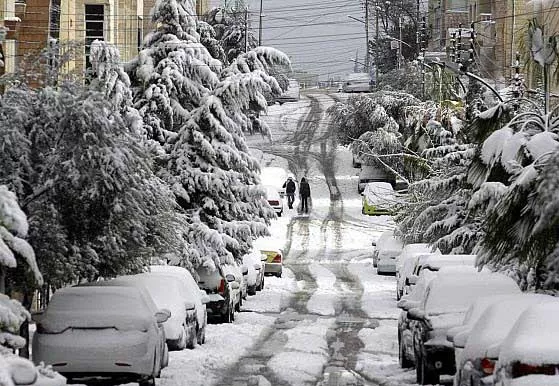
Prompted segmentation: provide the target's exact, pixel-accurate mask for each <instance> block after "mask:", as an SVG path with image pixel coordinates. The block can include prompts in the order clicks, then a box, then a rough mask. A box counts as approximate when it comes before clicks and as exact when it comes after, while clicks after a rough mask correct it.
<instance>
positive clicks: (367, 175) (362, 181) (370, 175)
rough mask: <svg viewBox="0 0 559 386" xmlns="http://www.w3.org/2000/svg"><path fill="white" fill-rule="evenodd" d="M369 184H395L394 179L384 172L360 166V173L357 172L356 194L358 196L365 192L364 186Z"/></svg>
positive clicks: (373, 167) (377, 168)
mask: <svg viewBox="0 0 559 386" xmlns="http://www.w3.org/2000/svg"><path fill="white" fill-rule="evenodd" d="M369 182H388V183H390V184H391V185H394V184H395V183H396V178H395V177H394V175H392V174H390V173H388V172H386V171H385V170H383V169H381V168H379V167H376V166H370V165H362V166H361V171H360V172H359V181H358V183H357V192H358V193H359V194H361V193H363V191H364V190H365V185H367V184H368V183H369Z"/></svg>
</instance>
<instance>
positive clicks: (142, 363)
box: [33, 329, 160, 378]
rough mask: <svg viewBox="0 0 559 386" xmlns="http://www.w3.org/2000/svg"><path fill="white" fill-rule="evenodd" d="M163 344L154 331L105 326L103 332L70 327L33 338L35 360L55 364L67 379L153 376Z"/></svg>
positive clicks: (54, 367) (57, 369)
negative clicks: (157, 349) (102, 376)
mask: <svg viewBox="0 0 559 386" xmlns="http://www.w3.org/2000/svg"><path fill="white" fill-rule="evenodd" d="M159 344H160V342H159V337H158V336H156V333H155V332H153V336H149V333H146V332H139V331H129V332H127V331H124V332H121V331H117V330H115V329H104V331H103V332H102V334H99V333H94V332H93V331H90V330H89V331H88V330H69V331H67V332H64V333H61V334H38V333H35V336H34V337H33V361H34V362H35V363H36V364H37V363H40V362H44V363H45V364H47V365H52V367H53V369H54V370H56V371H58V372H59V373H61V374H62V375H64V376H65V377H67V378H74V377H76V376H77V375H76V374H88V376H92V375H93V374H96V375H103V374H133V375H139V376H149V375H153V370H154V363H155V358H154V355H155V350H156V347H157V346H158V345H159Z"/></svg>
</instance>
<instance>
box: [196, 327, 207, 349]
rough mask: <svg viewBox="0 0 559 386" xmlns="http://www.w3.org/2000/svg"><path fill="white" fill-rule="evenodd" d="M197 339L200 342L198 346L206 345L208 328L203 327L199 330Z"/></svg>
mask: <svg viewBox="0 0 559 386" xmlns="http://www.w3.org/2000/svg"><path fill="white" fill-rule="evenodd" d="M196 339H197V340H198V344H200V345H202V344H204V343H206V327H205V326H204V327H202V328H200V329H199V330H198V333H197V334H196Z"/></svg>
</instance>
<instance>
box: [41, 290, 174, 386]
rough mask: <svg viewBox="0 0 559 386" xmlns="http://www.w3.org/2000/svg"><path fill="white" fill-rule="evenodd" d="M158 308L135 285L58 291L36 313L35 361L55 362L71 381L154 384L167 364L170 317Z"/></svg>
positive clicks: (166, 311)
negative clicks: (44, 307) (165, 327)
mask: <svg viewBox="0 0 559 386" xmlns="http://www.w3.org/2000/svg"><path fill="white" fill-rule="evenodd" d="M150 303H151V304H150ZM154 309H155V305H154V303H153V300H152V299H151V298H149V295H145V292H144V291H142V290H141V289H139V288H137V287H116V286H115V287H110V286H106V287H102V286H83V287H82V286H80V287H71V288H63V289H60V290H58V291H56V292H55V293H54V295H53V296H52V298H51V299H50V302H49V305H48V307H47V309H46V310H45V311H44V313H42V314H36V315H34V319H35V322H36V324H37V330H36V332H35V334H34V335H33V343H32V347H33V361H34V363H35V364H39V363H41V362H44V363H45V364H48V365H52V367H53V369H54V370H56V371H58V372H59V373H60V374H62V375H63V376H65V377H66V378H68V380H69V381H71V382H77V383H80V382H81V381H87V380H88V379H91V378H99V377H101V378H108V379H110V381H111V382H117V381H118V382H122V383H126V382H138V383H139V384H140V386H148V385H150V386H153V385H155V379H154V378H155V377H158V376H159V375H160V373H161V368H162V367H163V366H164V365H166V358H165V357H166V353H167V347H166V345H165V332H164V330H163V327H162V324H163V323H164V322H166V321H167V320H168V319H169V317H170V316H171V315H170V312H169V310H165V309H162V310H158V311H157V312H155V313H154V312H153V310H154Z"/></svg>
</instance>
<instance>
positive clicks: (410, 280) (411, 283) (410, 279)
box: [408, 275, 418, 285]
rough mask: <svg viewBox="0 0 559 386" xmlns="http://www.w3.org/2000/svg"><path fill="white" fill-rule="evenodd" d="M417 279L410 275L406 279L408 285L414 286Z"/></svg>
mask: <svg viewBox="0 0 559 386" xmlns="http://www.w3.org/2000/svg"><path fill="white" fill-rule="evenodd" d="M417 279H418V277H417V275H411V276H410V277H409V278H408V285H416V284H417Z"/></svg>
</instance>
